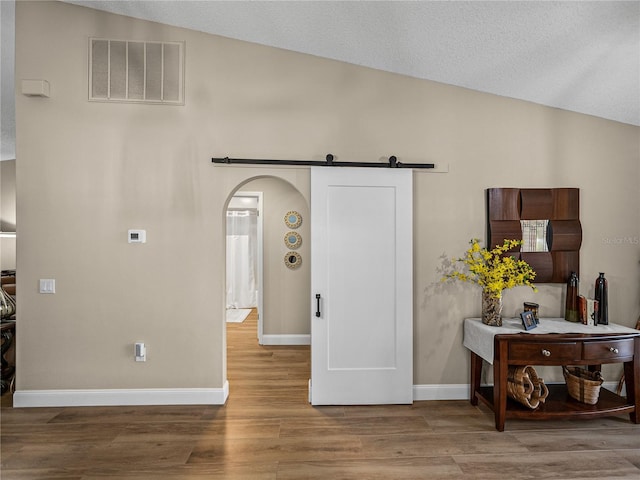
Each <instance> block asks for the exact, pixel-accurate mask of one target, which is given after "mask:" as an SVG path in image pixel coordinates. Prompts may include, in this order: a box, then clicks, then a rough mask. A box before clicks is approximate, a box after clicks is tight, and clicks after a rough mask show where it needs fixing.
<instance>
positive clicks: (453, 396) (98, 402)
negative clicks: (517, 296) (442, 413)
mask: <svg viewBox="0 0 640 480" xmlns="http://www.w3.org/2000/svg"><path fill="white" fill-rule="evenodd" d="M291 336H295V335H291ZM276 337H281V336H280V335H276ZM296 337H297V336H296ZM272 345H304V344H303V343H297V344H291V343H288V344H283V343H277V344H272ZM602 387H603V388H606V389H607V390H611V391H613V392H615V391H616V388H617V387H618V383H617V382H605V383H604V384H603V385H602ZM621 394H622V396H626V389H625V388H623V389H622V392H621ZM228 397H229V382H225V384H224V387H222V388H167V389H158V388H141V389H112V390H107V389H104V390H97V389H96V390H17V391H16V392H15V393H14V394H13V406H14V407H97V406H120V405H122V406H123V405H224V403H225V402H226V401H227V398H228ZM468 399H469V384H466V383H463V384H442V385H414V386H413V400H414V401H420V400H468Z"/></svg>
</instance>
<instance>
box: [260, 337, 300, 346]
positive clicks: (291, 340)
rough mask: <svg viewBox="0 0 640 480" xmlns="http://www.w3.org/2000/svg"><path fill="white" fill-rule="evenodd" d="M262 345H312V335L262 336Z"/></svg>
mask: <svg viewBox="0 0 640 480" xmlns="http://www.w3.org/2000/svg"><path fill="white" fill-rule="evenodd" d="M262 345H311V335H262Z"/></svg>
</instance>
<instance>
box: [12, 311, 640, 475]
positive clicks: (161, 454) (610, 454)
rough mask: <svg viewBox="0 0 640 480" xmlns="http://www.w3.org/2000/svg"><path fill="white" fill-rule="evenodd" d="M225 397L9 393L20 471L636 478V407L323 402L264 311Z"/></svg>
mask: <svg viewBox="0 0 640 480" xmlns="http://www.w3.org/2000/svg"><path fill="white" fill-rule="evenodd" d="M227 329H228V368H229V381H230V384H231V393H230V396H229V400H228V402H227V404H226V405H224V406H207V405H201V406H151V407H137V406H136V407H76V408H20V409H13V408H11V406H10V397H7V396H6V395H5V396H4V397H3V402H2V410H1V414H2V417H1V427H2V432H1V441H2V444H1V454H2V464H1V465H2V471H1V477H2V479H3V480H9V479H44V478H48V479H62V478H64V479H83V480H88V479H98V478H112V479H118V478H122V479H160V478H162V479H191V478H193V479H198V478H202V479H204V478H211V479H254V480H263V479H264V480H267V479H268V480H274V479H278V480H285V479H295V480H297V479H323V480H325V479H359V480H360V479H394V480H399V479H463V480H464V479H496V478H501V479H533V478H535V479H587V478H592V479H614V478H615V479H633V480H638V479H639V478H640V426H639V425H633V424H631V423H630V422H629V418H628V416H627V415H625V416H620V417H610V418H603V419H593V420H587V421H579V420H575V421H564V422H557V421H549V422H528V421H520V420H509V421H508V422H507V428H506V431H505V432H503V433H499V432H497V431H496V430H495V429H494V422H493V415H492V414H491V413H490V412H489V411H488V410H487V409H486V408H484V407H473V406H471V405H470V404H469V402H468V401H430V402H415V403H414V404H413V405H410V406H366V407H361V406H353V407H340V406H336V407H312V406H310V405H309V404H308V402H307V381H308V378H309V368H310V365H309V348H308V347H260V346H258V345H257V341H256V315H255V314H252V315H250V316H249V318H248V319H247V320H245V322H244V323H241V324H233V323H230V324H228V325H227Z"/></svg>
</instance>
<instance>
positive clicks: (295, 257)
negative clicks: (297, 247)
mask: <svg viewBox="0 0 640 480" xmlns="http://www.w3.org/2000/svg"><path fill="white" fill-rule="evenodd" d="M284 264H285V265H286V266H287V267H289V268H291V269H292V270H293V269H296V268H298V267H299V266H300V265H302V257H301V256H300V254H299V253H298V252H287V253H286V255H285V256H284Z"/></svg>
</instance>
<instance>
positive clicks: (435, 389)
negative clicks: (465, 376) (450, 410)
mask: <svg viewBox="0 0 640 480" xmlns="http://www.w3.org/2000/svg"><path fill="white" fill-rule="evenodd" d="M413 399H414V400H415V401H418V400H469V384H468V383H451V384H442V385H414V386H413Z"/></svg>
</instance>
